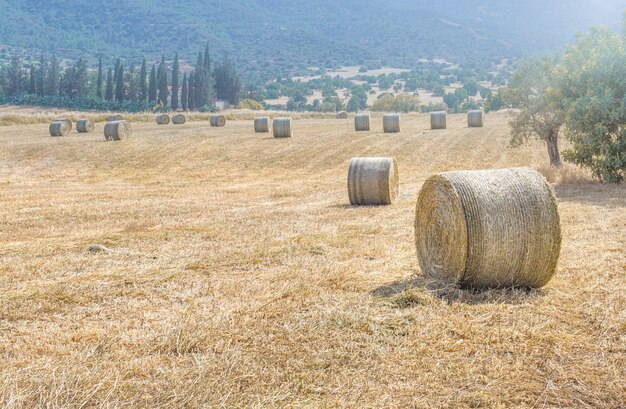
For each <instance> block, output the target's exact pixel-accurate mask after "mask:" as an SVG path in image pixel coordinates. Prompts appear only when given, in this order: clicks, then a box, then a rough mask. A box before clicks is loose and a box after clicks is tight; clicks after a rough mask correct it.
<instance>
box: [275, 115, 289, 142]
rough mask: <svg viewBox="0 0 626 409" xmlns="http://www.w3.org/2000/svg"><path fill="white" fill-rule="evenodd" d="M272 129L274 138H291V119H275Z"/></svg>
mask: <svg viewBox="0 0 626 409" xmlns="http://www.w3.org/2000/svg"><path fill="white" fill-rule="evenodd" d="M272 128H273V129H274V138H291V131H292V128H291V118H275V119H274V122H273V124H272Z"/></svg>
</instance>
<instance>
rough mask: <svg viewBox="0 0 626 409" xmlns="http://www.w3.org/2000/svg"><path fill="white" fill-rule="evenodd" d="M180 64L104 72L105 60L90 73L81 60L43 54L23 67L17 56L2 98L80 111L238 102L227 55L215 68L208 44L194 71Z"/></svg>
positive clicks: (4, 74)
mask: <svg viewBox="0 0 626 409" xmlns="http://www.w3.org/2000/svg"><path fill="white" fill-rule="evenodd" d="M180 63H181V61H180V59H179V56H178V53H177V54H176V56H175V57H174V61H173V63H172V65H171V67H170V66H169V65H168V64H167V62H166V61H165V56H163V57H162V58H161V61H160V62H159V63H155V64H152V66H151V67H149V65H148V62H147V60H146V59H145V58H144V59H143V61H142V62H141V64H140V65H138V64H135V63H131V64H130V65H128V66H125V65H124V63H123V61H122V60H121V59H118V60H117V61H116V63H115V65H114V66H112V67H110V68H108V69H107V70H106V72H105V68H104V66H103V61H102V58H100V60H99V62H98V67H97V69H90V68H89V67H88V66H87V64H86V62H85V60H84V59H83V58H80V59H79V60H78V61H76V62H75V63H74V64H72V65H70V66H67V67H62V65H61V63H60V62H59V61H58V59H57V58H56V57H55V56H53V57H52V58H51V59H50V60H46V59H45V58H44V57H43V56H42V57H41V58H40V59H39V61H37V62H31V63H30V64H29V67H27V68H25V67H24V65H25V64H24V62H23V60H22V58H21V57H20V56H19V55H14V56H13V57H12V58H11V62H10V64H9V66H8V67H6V68H5V69H3V70H2V71H0V96H2V95H4V96H5V97H8V98H9V99H10V100H11V99H13V100H15V101H18V102H19V101H23V100H33V101H34V102H33V103H37V100H39V101H41V102H43V103H44V105H46V102H47V103H48V104H53V103H57V104H59V105H60V106H63V105H66V104H67V102H68V101H73V102H74V103H75V104H73V106H72V107H75V108H81V104H83V105H85V106H82V107H83V108H93V105H94V104H95V105H97V102H98V101H100V102H101V106H102V108H101V109H107V106H116V107H122V108H123V107H127V108H136V110H140V109H162V110H168V109H172V110H178V109H182V110H211V109H213V101H214V100H215V99H221V100H225V101H227V102H229V103H230V104H233V105H234V104H237V103H238V101H239V96H240V93H241V82H240V80H239V75H238V73H237V70H236V68H235V66H234V64H233V62H232V60H231V59H230V58H229V57H228V56H225V57H224V58H223V59H222V60H221V61H220V62H219V63H218V64H217V65H216V66H215V67H212V60H211V56H210V54H209V48H208V45H207V46H206V47H205V49H204V52H200V53H198V59H197V61H196V64H195V66H194V67H186V69H185V70H184V72H181V71H183V70H181V64H180ZM181 74H182V77H181ZM118 109H119V108H118ZM131 110H132V109H131Z"/></svg>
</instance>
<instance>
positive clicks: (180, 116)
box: [172, 114, 187, 125]
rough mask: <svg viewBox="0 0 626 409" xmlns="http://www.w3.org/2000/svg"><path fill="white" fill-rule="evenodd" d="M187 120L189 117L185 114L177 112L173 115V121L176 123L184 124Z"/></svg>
mask: <svg viewBox="0 0 626 409" xmlns="http://www.w3.org/2000/svg"><path fill="white" fill-rule="evenodd" d="M185 122H187V118H186V117H185V115H183V114H176V115H174V116H173V117H172V123H173V124H174V125H183V124H184V123H185Z"/></svg>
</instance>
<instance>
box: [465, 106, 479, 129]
mask: <svg viewBox="0 0 626 409" xmlns="http://www.w3.org/2000/svg"><path fill="white" fill-rule="evenodd" d="M467 126H468V127H470V128H482V127H483V111H481V110H473V111H468V112H467Z"/></svg>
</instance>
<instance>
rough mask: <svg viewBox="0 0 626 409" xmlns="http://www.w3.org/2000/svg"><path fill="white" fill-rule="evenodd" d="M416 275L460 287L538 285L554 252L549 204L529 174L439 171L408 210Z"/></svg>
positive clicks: (555, 216)
mask: <svg viewBox="0 0 626 409" xmlns="http://www.w3.org/2000/svg"><path fill="white" fill-rule="evenodd" d="M415 245H416V247H417V256H418V258H419V263H420V267H421V269H422V272H423V273H424V274H427V275H430V276H432V277H436V278H440V279H444V280H447V281H451V282H454V283H455V284H460V285H462V286H466V287H477V288H486V287H487V288H489V287H490V288H498V287H526V288H539V287H542V286H544V285H545V284H546V283H547V282H548V281H550V279H551V278H552V276H553V275H554V273H555V270H556V264H557V261H558V258H559V253H560V250H561V227H560V219H559V212H558V208H557V202H556V197H555V195H554V191H553V189H552V187H551V186H550V185H549V184H548V182H547V181H546V180H545V179H544V177H543V176H541V174H539V173H538V172H536V171H534V170H531V169H523V168H517V169H500V170H485V171H459V172H445V173H441V174H438V175H435V176H432V177H431V178H430V179H428V180H427V181H426V182H425V183H424V186H423V187H422V190H421V191H420V194H419V197H418V199H417V205H416V208H415Z"/></svg>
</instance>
